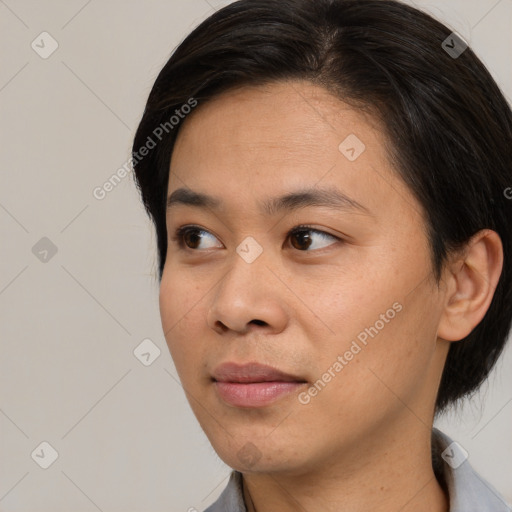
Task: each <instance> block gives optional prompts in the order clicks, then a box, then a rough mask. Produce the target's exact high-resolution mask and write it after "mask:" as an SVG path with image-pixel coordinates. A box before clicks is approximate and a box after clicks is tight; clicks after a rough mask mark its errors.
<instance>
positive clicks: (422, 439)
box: [243, 429, 449, 512]
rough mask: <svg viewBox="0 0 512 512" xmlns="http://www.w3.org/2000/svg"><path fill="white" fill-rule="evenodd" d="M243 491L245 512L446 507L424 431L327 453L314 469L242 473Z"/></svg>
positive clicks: (412, 511) (432, 511)
mask: <svg viewBox="0 0 512 512" xmlns="http://www.w3.org/2000/svg"><path fill="white" fill-rule="evenodd" d="M319 468H320V469H319ZM243 493H244V499H245V503H246V507H247V512H271V511H275V510H279V511H280V512H292V511H293V512H296V511H310V510H311V511H312V510H324V511H328V512H330V511H332V512H334V511H337V512H339V511H343V512H345V511H346V512H349V511H350V512H362V511H367V510H374V511H376V512H396V511H397V510H400V512H448V510H449V504H448V498H447V496H446V494H445V493H444V491H443V490H442V488H441V486H440V485H439V483H438V481H437V480H436V477H435V475H434V471H433V469H432V459H431V445H430V432H427V431H426V429H424V430H422V431H421V432H419V433H417V435H415V436H408V435H404V434H401V435H400V436H395V438H392V439H385V440H383V439H380V440H379V442H374V443H365V445H364V446H362V445H358V446H357V447H356V449H352V450H347V451H346V453H344V454H340V453H336V454H332V458H331V459H330V460H326V461H325V462H324V463H322V464H316V469H315V470H310V471H301V472H300V473H299V472H293V474H292V473H287V474H283V473H270V474H269V473H245V474H244V475H243Z"/></svg>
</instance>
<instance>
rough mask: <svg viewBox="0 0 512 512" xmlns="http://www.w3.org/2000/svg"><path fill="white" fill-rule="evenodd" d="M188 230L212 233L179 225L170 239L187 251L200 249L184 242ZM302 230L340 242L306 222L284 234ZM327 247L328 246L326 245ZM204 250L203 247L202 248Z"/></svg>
mask: <svg viewBox="0 0 512 512" xmlns="http://www.w3.org/2000/svg"><path fill="white" fill-rule="evenodd" d="M190 231H199V232H202V233H209V234H212V233H210V232H209V231H208V230H206V229H203V228H201V227H199V226H194V225H187V226H181V227H179V228H177V229H176V231H175V233H174V236H173V237H171V240H172V241H173V242H176V243H177V244H178V247H179V248H180V249H182V250H188V251H195V252H198V251H201V249H192V248H190V247H188V246H187V245H186V244H185V242H184V240H183V239H184V237H185V235H186V234H188V233H189V232H190ZM302 231H311V232H314V233H320V234H322V235H325V236H327V237H329V238H332V239H334V240H336V241H338V242H342V241H343V240H342V239H341V238H339V237H337V236H335V235H331V233H327V232H326V231H322V230H320V229H315V228H314V227H312V226H310V225H308V224H300V225H298V226H295V227H294V228H292V229H291V230H290V231H288V233H287V235H286V240H288V239H289V238H290V236H292V235H294V234H296V233H300V232H302ZM327 247H329V246H327ZM327 247H322V248H321V249H316V250H317V251H322V250H323V249H327ZM203 250H204V249H203ZM297 250H298V251H299V252H314V251H315V250H313V251H308V250H305V251H300V250H299V249H297Z"/></svg>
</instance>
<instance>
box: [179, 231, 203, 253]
mask: <svg viewBox="0 0 512 512" xmlns="http://www.w3.org/2000/svg"><path fill="white" fill-rule="evenodd" d="M199 231H200V230H199V229H188V230H187V231H186V232H185V233H183V243H184V244H185V245H186V246H187V247H188V248H189V249H197V246H198V245H199V244H200V243H201V237H200V236H199V234H198V233H199Z"/></svg>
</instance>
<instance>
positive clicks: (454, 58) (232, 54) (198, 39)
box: [132, 0, 512, 413]
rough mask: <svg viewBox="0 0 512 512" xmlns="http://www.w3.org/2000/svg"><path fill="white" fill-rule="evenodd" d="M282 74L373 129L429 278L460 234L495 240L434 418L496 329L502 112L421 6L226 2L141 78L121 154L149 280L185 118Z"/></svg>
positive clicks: (501, 331)
mask: <svg viewBox="0 0 512 512" xmlns="http://www.w3.org/2000/svg"><path fill="white" fill-rule="evenodd" d="M290 80H301V81H304V80H306V81H309V82H311V83H313V84H317V85H320V86H322V87H324V88H325V89H327V90H328V91H329V92H332V93H333V94H334V95H336V96H337V97H339V98H340V99H342V100H343V101H345V102H347V103H350V104H351V105H353V106H354V107H356V108H359V109H364V110H367V111H370V112H371V113H373V114H374V115H375V116H376V117H378V118H379V119H380V120H381V121H382V123H383V126H384V130H385V135H386V139H387V140H389V141H390V144H389V146H390V147H389V148H388V150H389V154H390V159H391V161H392V162H393V164H394V169H395V171H396V172H397V174H398V175H399V176H400V178H401V179H402V180H403V181H404V182H405V183H406V185H407V186H408V187H409V189H410V191H411V192H412V194H413V195H414V196H415V197H416V199H417V200H418V201H419V203H420V205H421V207H422V209H423V214H424V217H425V224H426V228H425V229H426V235H427V238H428V242H429V246H430V250H431V259H432V272H433V275H434V276H435V279H436V282H437V284H439V280H440V277H441V272H442V269H443V266H444V264H445V263H446V261H447V257H448V256H449V254H450V253H451V251H456V250H458V249H461V248H463V247H464V245H465V244H466V243H467V242H468V241H469V239H470V238H471V237H472V235H474V234H475V233H477V232H478V231H480V230H482V229H484V228H489V229H492V230H494V231H496V232H497V233H498V234H499V236H500V238H501V240H502V244H503V250H504V265H503V270H502V273H501V276H500V279H499V282H498V285H497V288H496V290H495V293H494V296H493V299H492V302H491V304H490V306H489V309H488V311H487V312H486V315H485V316H484V318H483V319H482V321H481V322H480V323H479V324H478V325H477V326H476V327H475V328H474V329H473V331H472V332H471V333H470V334H469V335H468V336H467V337H466V338H464V339H463V340H461V341H459V342H456V343H452V344H451V347H450V350H449V353H448V357H447V360H446V364H445V368H444V371H443V375H442V380H441V384H440V387H439V391H438V395H437V399H436V412H437V413H439V412H441V411H442V410H444V409H445V408H446V407H447V405H449V404H452V403H456V402H457V401H458V400H459V399H460V398H462V397H464V396H467V395H470V394H471V393H473V392H475V391H476V390H477V389H478V387H479V386H480V384H481V383H482V382H483V381H484V380H485V378H486V377H487V375H488V374H489V372H490V370H491V369H492V367H493V366H494V364H495V362H496V360H497V359H498V357H499V355H500V354H501V352H502V350H503V347H504V345H505V342H506V339H507V336H508V333H509V330H510V324H511V319H512V295H511V293H512V261H511V258H512V246H511V243H512V215H511V213H512V200H511V199H509V198H507V197H506V196H507V195H509V196H510V194H506V191H507V190H509V191H511V189H510V187H511V186H512V173H511V166H512V112H511V109H510V106H509V105H508V104H507V101H506V99H505V98H504V95H503V94H502V93H501V91H500V89H499V87H498V86H497V84H496V82H495V81H494V79H493V78H492V76H491V75H490V73H489V72H488V70H487V69H486V67H485V66H484V64H483V63H482V62H481V61H480V60H479V59H478V58H477V57H476V55H475V54H474V53H473V51H472V50H471V48H469V47H466V44H465V43H464V41H463V40H462V39H460V38H458V37H457V36H456V35H453V34H452V31H451V30H450V29H448V28H447V27H446V26H445V25H443V24H442V23H440V22H439V21H437V20H435V19H434V18H432V17H431V16H430V15H428V14H426V13H424V12H422V11H419V10H417V9H415V8H413V7H410V6H408V5H406V4H403V3H401V2H398V1H395V0H239V1H236V2H234V3H232V4H229V5H228V6H226V7H224V8H223V9H220V10H218V11H217V12H215V13H214V14H213V15H211V16H210V17H209V18H208V19H206V20H205V21H203V22H202V23H201V24H200V25H199V26H198V27H197V28H195V29H194V30H193V31H192V32H191V33H190V34H189V35H188V36H187V37H186V38H185V39H184V41H183V42H182V43H181V44H180V45H179V46H178V47H177V48H176V49H175V51H174V52H173V53H172V55H171V57H170V59H169V60H168V62H167V63H166V64H165V66H164V67H163V69H162V70H161V72H160V74H159V75H158V77H157V79H156V81H155V83H154V86H153V88H152V90H151V92H150V94H149V98H148V101H147V105H146V108H145V110H144V114H143V116H142V120H141V121H140V124H139V126H138V129H137V132H136V135H135V139H134V143H133V151H132V157H133V161H132V163H133V167H134V173H135V178H136V182H137V185H138V187H139V189H140V192H141V196H142V200H143V203H144V206H145V208H146V210H147V212H148V214H149V215H150V217H151V219H152V221H153V222H154V225H155V228H156V235H157V246H158V258H159V278H160V279H161V277H162V272H163V268H164V263H165V258H166V251H167V232H166V215H165V210H166V196H167V186H168V180H169V165H170V159H171V155H172V150H173V146H174V142H175V140H176V136H177V134H178V132H179V128H180V126H181V125H182V123H183V121H182V120H183V118H185V119H186V115H185V114H186V113H187V112H188V111H190V110H192V107H195V106H196V105H199V107H197V108H200V106H201V104H204V103H205V102H207V101H208V100H209V99H211V98H214V97H216V96H218V95H220V94H221V93H223V92H226V91H228V90H230V89H234V88H236V87H241V86H244V85H264V84H269V83H273V82H278V81H290ZM191 115H193V113H192V114H191ZM164 132H165V133H164ZM143 148H146V150H145V151H142V149H143ZM148 148H149V150H148ZM143 153H144V154H143Z"/></svg>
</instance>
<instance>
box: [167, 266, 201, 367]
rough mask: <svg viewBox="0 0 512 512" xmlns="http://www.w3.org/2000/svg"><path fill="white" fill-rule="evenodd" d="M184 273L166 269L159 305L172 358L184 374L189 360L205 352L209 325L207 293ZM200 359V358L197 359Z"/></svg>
mask: <svg viewBox="0 0 512 512" xmlns="http://www.w3.org/2000/svg"><path fill="white" fill-rule="evenodd" d="M207 290H208V288H206V290H203V289H202V287H201V286H200V285H198V284H197V280H194V282H193V283H192V282H190V280H189V279H187V277H186V276H185V275H184V274H183V272H181V273H180V272H172V271H169V270H164V274H163V276H162V281H161V284H160V294H159V305H160V317H161V322H162V329H163V333H164V336H165V339H166V341H167V346H168V347H169V351H170V353H171V356H172V359H173V361H174V364H175V366H176V369H177V370H178V373H181V372H182V371H183V369H184V368H185V367H186V366H187V362H188V361H194V355H197V354H198V352H200V351H201V340H202V339H203V337H204V336H201V333H204V329H205V326H206V309H205V302H204V301H205V299H206V297H205V294H206V292H207ZM196 360H197V359H196Z"/></svg>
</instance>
